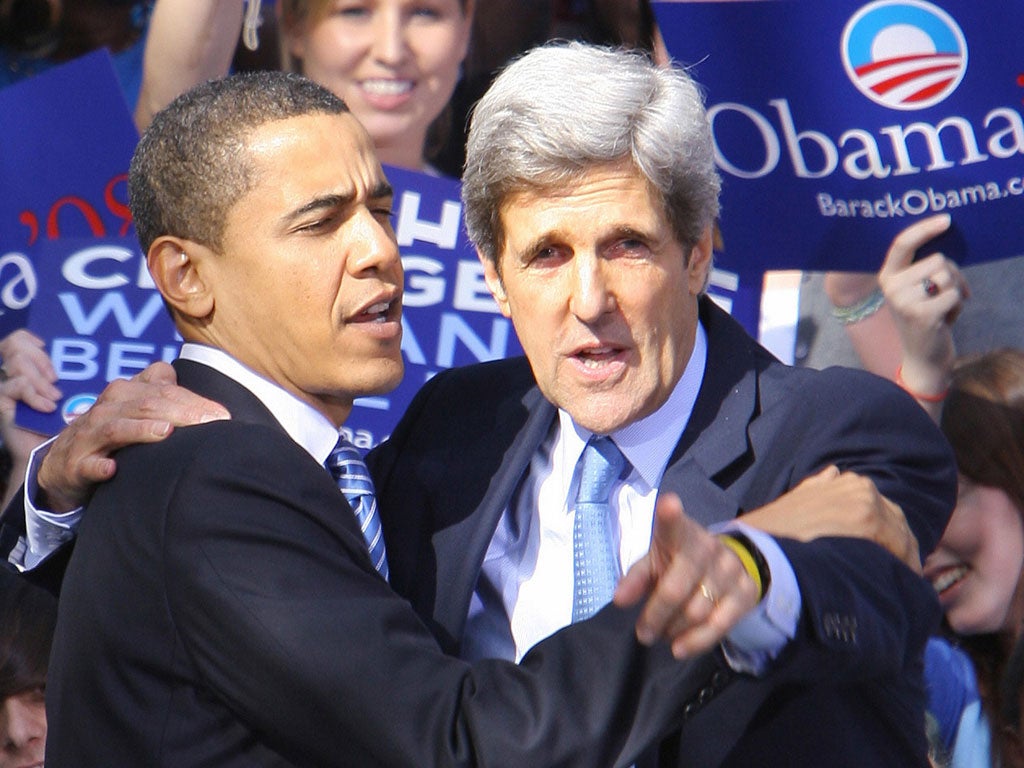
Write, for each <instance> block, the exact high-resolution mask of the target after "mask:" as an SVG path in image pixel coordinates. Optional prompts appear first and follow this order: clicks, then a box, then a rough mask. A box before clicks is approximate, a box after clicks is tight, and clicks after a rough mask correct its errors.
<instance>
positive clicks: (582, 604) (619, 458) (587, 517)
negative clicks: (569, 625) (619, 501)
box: [572, 435, 626, 622]
mask: <svg viewBox="0 0 1024 768" xmlns="http://www.w3.org/2000/svg"><path fill="white" fill-rule="evenodd" d="M625 464H626V457H625V456H623V455H622V452H621V451H620V450H619V449H618V447H616V445H615V443H613V442H612V439H611V438H610V437H598V436H597V435H594V436H593V437H592V438H590V441H589V442H588V443H587V447H586V448H584V449H583V455H582V456H581V457H580V490H579V493H578V494H577V495H576V520H575V522H574V524H573V531H572V550H573V551H572V559H573V578H574V580H575V585H574V590H573V600H572V620H573V621H574V622H576V621H582V620H583V619H586V618H588V617H589V616H592V615H593V614H595V613H596V612H597V611H598V610H599V609H600V608H602V607H603V606H604V605H605V604H607V603H608V602H609V601H610V600H611V599H612V593H613V592H615V584H616V583H617V582H618V580H619V557H618V547H617V546H615V541H614V539H613V537H612V505H611V504H610V503H609V502H608V498H609V496H610V495H611V490H612V485H613V484H614V483H615V481H616V480H618V479H619V477H620V476H621V475H622V469H623V467H624V466H625Z"/></svg>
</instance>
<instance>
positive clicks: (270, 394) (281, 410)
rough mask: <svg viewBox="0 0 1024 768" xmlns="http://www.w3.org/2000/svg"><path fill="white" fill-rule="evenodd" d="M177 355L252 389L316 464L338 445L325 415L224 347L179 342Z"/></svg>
mask: <svg viewBox="0 0 1024 768" xmlns="http://www.w3.org/2000/svg"><path fill="white" fill-rule="evenodd" d="M178 356H179V357H180V358H181V359H182V360H191V361H192V362H195V363H201V364H203V365H208V366H209V367H211V368H213V369H214V370H216V371H218V372H220V373H222V374H224V375H225V376H227V377H228V378H229V379H232V380H233V381H236V382H237V383H238V384H241V385H242V386H243V387H245V388H246V389H247V390H249V391H250V392H252V394H253V395H255V396H256V398H257V399H258V400H259V401H260V402H261V403H263V405H264V406H266V408H267V410H268V411H270V413H271V414H272V415H273V416H274V418H275V419H277V420H278V422H280V424H281V426H282V427H284V431H285V432H287V433H288V436H289V437H291V439H292V440H294V441H295V442H296V443H298V444H299V445H300V446H302V448H303V449H304V450H305V451H306V452H307V453H309V454H310V455H311V456H312V457H313V458H314V459H316V461H317V463H318V464H323V463H324V462H325V461H326V460H327V457H328V456H329V455H330V453H331V451H333V450H334V446H335V445H337V443H338V430H337V428H336V427H335V426H334V425H333V424H332V423H331V422H330V421H329V420H328V419H327V417H326V416H324V415H323V414H322V413H320V412H319V411H317V410H316V409H315V408H313V407H312V406H311V405H309V404H308V403H304V402H302V401H301V400H299V399H298V398H297V397H295V395H293V394H291V393H290V392H288V391H286V390H285V389H283V388H282V387H280V386H278V385H277V384H275V383H274V382H272V381H270V380H269V379H265V378H263V377H262V376H260V375H259V374H258V373H256V372H255V371H253V370H252V369H251V368H247V367H246V366H244V365H243V364H242V363H240V362H238V361H237V360H236V359H235V358H233V357H231V355H229V354H228V353H227V352H225V351H224V350H221V349H217V348H216V347H209V346H206V345H205V344H196V343H194V342H187V343H185V344H183V345H182V347H181V353H180V354H179V355H178Z"/></svg>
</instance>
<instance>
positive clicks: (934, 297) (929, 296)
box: [878, 214, 970, 415]
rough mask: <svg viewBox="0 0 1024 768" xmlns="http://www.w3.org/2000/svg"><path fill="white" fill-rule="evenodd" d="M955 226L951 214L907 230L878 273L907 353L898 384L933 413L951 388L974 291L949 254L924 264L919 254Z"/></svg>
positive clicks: (931, 257)
mask: <svg viewBox="0 0 1024 768" xmlns="http://www.w3.org/2000/svg"><path fill="white" fill-rule="evenodd" d="M950 223H951V220H950V217H949V215H948V214H939V215H937V216H929V217H928V218H926V219H922V220H921V221H918V222H915V223H914V224H912V225H910V226H909V227H907V228H906V229H905V230H903V231H902V232H901V233H900V234H899V235H897V236H896V238H895V239H894V240H893V242H892V245H890V247H889V251H888V253H887V254H886V257H885V262H884V263H883V264H882V268H881V270H880V271H879V273H878V284H879V286H880V287H881V289H882V293H883V294H884V295H885V300H886V303H887V304H888V305H889V310H890V312H891V314H892V318H893V322H894V324H895V327H896V331H897V333H898V335H899V339H900V346H901V350H902V361H901V364H900V368H899V372H898V374H897V382H898V383H899V384H901V385H902V386H903V387H904V388H905V389H906V390H907V391H908V392H910V393H911V394H912V395H914V396H915V397H916V398H917V399H918V400H919V401H920V402H921V404H922V405H923V406H925V407H926V409H928V410H930V411H933V412H934V411H936V410H937V404H938V402H940V401H941V399H942V394H943V393H944V392H945V390H946V388H947V386H948V383H949V372H950V369H951V367H952V365H953V360H954V358H955V357H956V348H955V346H954V343H953V331H952V329H953V323H954V322H955V321H956V318H957V317H958V316H959V314H960V310H961V309H962V308H963V302H964V300H965V299H967V298H968V297H969V296H970V289H969V288H968V285H967V281H966V280H965V279H964V277H963V275H962V274H961V272H960V269H959V267H957V265H956V263H955V262H953V261H952V260H951V259H949V258H946V256H944V255H943V254H941V253H932V254H930V255H928V256H926V257H924V258H922V259H920V260H918V261H914V255H915V253H916V252H917V250H918V249H920V248H922V247H924V246H925V245H927V243H928V242H929V241H930V240H932V239H934V238H936V237H938V236H939V235H941V234H942V233H943V232H945V231H946V230H947V229H949V227H950ZM929 406H935V407H931V408H929ZM933 415H934V413H933Z"/></svg>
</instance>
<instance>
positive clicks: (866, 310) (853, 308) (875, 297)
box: [832, 288, 885, 325]
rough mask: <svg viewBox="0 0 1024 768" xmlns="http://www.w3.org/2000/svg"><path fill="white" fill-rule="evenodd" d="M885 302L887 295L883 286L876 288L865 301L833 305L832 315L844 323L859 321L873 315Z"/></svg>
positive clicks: (849, 323)
mask: <svg viewBox="0 0 1024 768" xmlns="http://www.w3.org/2000/svg"><path fill="white" fill-rule="evenodd" d="M884 303H885V295H884V294H883V293H882V289H881V288H875V290H873V291H872V292H871V293H870V294H868V297H867V298H866V299H864V300H863V301H859V302H857V303H856V304H852V305H850V306H849V307H835V306H833V307H832V317H834V318H835V319H836V320H838V321H839V322H840V323H842V324H843V325H851V324H852V323H859V322H860V321H861V320H864V319H865V318H868V317H871V316H872V315H873V314H875V312H877V311H878V310H880V309H881V308H882V305H883V304H884Z"/></svg>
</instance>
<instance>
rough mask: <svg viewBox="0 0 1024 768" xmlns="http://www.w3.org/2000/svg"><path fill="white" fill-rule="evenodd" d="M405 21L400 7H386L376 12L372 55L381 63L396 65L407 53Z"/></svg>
mask: <svg viewBox="0 0 1024 768" xmlns="http://www.w3.org/2000/svg"><path fill="white" fill-rule="evenodd" d="M408 51H409V48H408V46H407V45H406V37H405V21H404V19H403V18H402V14H401V11H400V9H397V8H386V9H382V10H380V11H378V12H377V14H376V19H375V23H374V25H373V56H374V58H375V59H377V61H379V62H380V63H381V64H385V65H387V66H391V67H394V66H398V65H399V64H401V63H402V62H403V61H404V60H405V57H406V56H407V55H408Z"/></svg>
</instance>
